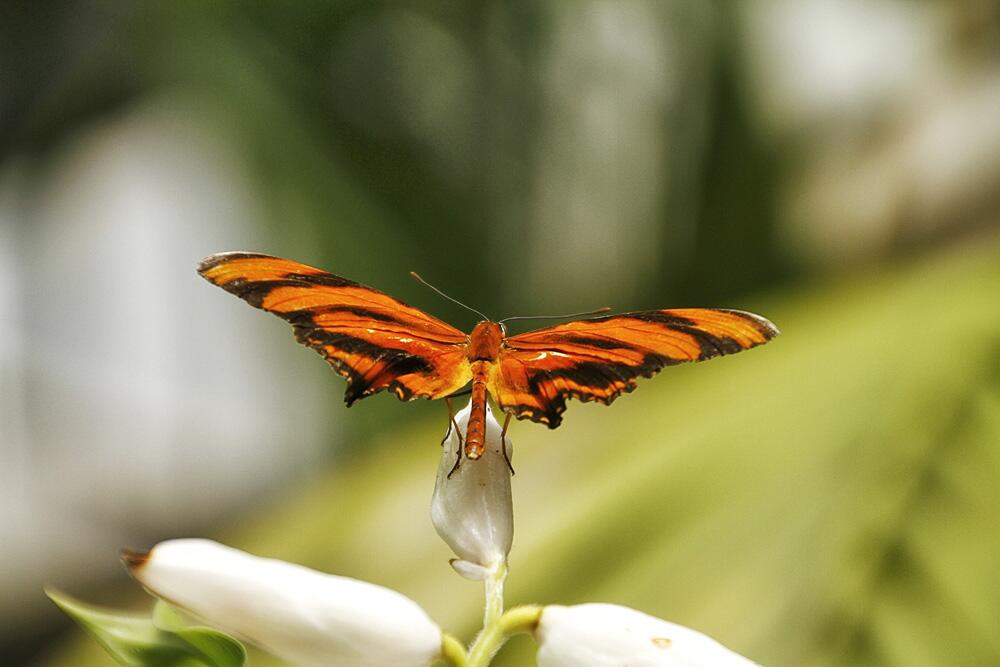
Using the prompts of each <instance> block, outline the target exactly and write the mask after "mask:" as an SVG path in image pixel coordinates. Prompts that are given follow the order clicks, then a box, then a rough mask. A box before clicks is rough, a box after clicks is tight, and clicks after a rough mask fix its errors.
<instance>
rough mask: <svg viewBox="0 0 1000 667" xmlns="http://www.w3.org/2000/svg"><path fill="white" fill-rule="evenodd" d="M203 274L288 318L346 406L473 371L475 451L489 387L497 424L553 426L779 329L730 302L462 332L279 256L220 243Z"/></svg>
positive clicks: (443, 392)
mask: <svg viewBox="0 0 1000 667" xmlns="http://www.w3.org/2000/svg"><path fill="white" fill-rule="evenodd" d="M198 273H200V274H201V275H202V277H204V278H205V279H206V280H208V281H209V282H211V283H212V284H214V285H218V286H219V287H221V288H222V289H224V290H226V291H227V292H230V293H231V294H235V295H236V296H238V297H240V298H241V299H243V300H244V301H246V302H247V303H249V304H250V305H251V306H254V307H256V308H261V309H263V310H266V311H268V312H270V313H274V314H275V315H277V316H278V317H280V318H282V319H284V320H285V321H287V322H288V323H290V324H291V325H292V327H293V329H294V332H295V337H296V339H298V341H299V342H300V343H302V344H304V345H307V346H308V347H311V348H312V349H314V350H316V351H317V352H319V353H320V354H322V355H323V356H324V357H325V358H326V360H327V361H328V362H329V363H330V365H331V366H333V368H334V370H335V371H336V372H337V373H339V374H340V375H342V376H343V377H344V378H346V379H347V393H346V395H345V400H346V402H347V405H348V407H350V405H351V404H352V403H354V401H356V400H358V399H361V398H365V397H366V396H371V395H372V394H375V393H377V392H380V391H388V392H391V393H393V394H395V395H396V396H397V397H398V398H399V399H400V400H402V401H410V400H413V399H416V398H430V399H435V398H447V397H449V396H451V395H454V394H456V392H458V391H459V390H461V389H463V388H464V387H465V386H466V385H467V384H469V382H470V381H471V382H472V390H471V394H472V411H471V414H470V417H469V424H468V426H467V430H466V434H465V440H464V444H463V447H462V448H461V449H464V453H465V456H466V457H467V458H469V459H473V460H474V459H478V458H479V457H480V456H482V454H483V451H484V449H485V431H486V403H487V395H489V396H491V397H492V398H493V400H494V402H495V403H496V404H497V405H499V407H500V409H501V410H503V411H504V412H505V413H506V415H507V420H506V421H505V423H504V432H506V430H507V425H508V424H509V422H510V418H511V416H513V417H516V418H517V419H530V420H531V421H534V422H539V423H542V424H545V425H547V426H548V427H549V428H556V427H557V426H559V424H560V423H561V422H562V413H563V412H564V411H565V409H566V400H567V399H568V398H575V399H578V400H580V401H585V402H586V401H597V402H599V403H603V404H605V405H608V404H610V403H611V402H612V401H613V400H615V398H617V397H618V396H620V395H621V394H622V393H626V392H630V391H632V390H633V389H635V387H636V378H638V377H640V376H641V377H652V376H653V375H655V374H656V373H658V372H659V371H660V370H662V369H663V368H664V367H666V366H671V365H674V364H679V363H683V362H686V361H704V360H706V359H711V358H712V357H717V356H720V355H725V354H733V353H736V352H740V351H742V350H746V349H749V348H751V347H756V346H758V345H763V344H764V343H766V342H767V341H769V340H770V339H772V338H773V337H774V336H776V335H778V329H777V328H776V327H775V326H774V325H773V324H771V322H769V321H768V320H767V319H765V318H763V317H761V316H759V315H754V314H753V313H748V312H744V311H740V310H729V309H725V308H677V309H668V310H648V311H642V312H633V313H622V314H620V315H606V316H601V317H591V318H588V319H581V320H576V321H572V322H565V323H563V324H557V325H555V326H550V327H545V328H544V329H538V330H536V331H529V332H527V333H521V334H517V335H514V336H508V335H507V331H506V329H505V328H504V325H503V323H502V322H492V321H490V320H489V319H488V318H485V316H484V319H483V321H481V322H479V323H478V324H476V326H475V328H473V330H472V332H471V333H469V334H466V333H463V332H462V331H460V330H459V329H456V328H455V327H453V326H451V325H450V324H447V323H445V322H442V321H441V320H439V319H437V318H436V317H433V316H431V315H428V314H427V313H425V312H423V311H422V310H419V309H417V308H414V307H413V306H408V305H407V304H405V303H403V302H402V301H400V300H398V299H395V298H393V297H391V296H389V295H388V294H384V293H383V292H380V291H378V290H376V289H372V288H371V287H366V286H365V285H361V284H360V283H356V282H354V281H353V280H348V279H347V278H342V277H340V276H335V275H333V274H331V273H327V272H325V271H322V270H320V269H316V268H313V267H311V266H307V265H305V264H300V263H298V262H294V261H291V260H288V259H281V258H280V257H272V256H270V255H264V254H259V253H252V252H224V253H220V254H217V255H212V256H210V257H207V258H206V259H204V260H203V261H202V262H201V264H200V265H199V267H198ZM434 289H436V288H434ZM449 298H450V297H449ZM452 423H453V422H452ZM461 449H460V456H461ZM505 454H506V452H505ZM456 466H457V461H456Z"/></svg>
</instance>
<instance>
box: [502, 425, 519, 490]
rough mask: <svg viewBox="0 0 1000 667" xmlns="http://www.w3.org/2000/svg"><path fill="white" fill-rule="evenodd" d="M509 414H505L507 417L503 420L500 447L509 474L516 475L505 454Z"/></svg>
mask: <svg viewBox="0 0 1000 667" xmlns="http://www.w3.org/2000/svg"><path fill="white" fill-rule="evenodd" d="M510 418H511V413H509V412H508V413H507V417H506V418H505V419H504V420H503V430H502V431H500V447H501V448H502V450H503V460H504V461H506V462H507V467H508V468H510V474H511V475H512V476H513V475H516V474H517V473H516V472H514V466H513V465H511V462H510V455H509V454H507V427H508V426H510Z"/></svg>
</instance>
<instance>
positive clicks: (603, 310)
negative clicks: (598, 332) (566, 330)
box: [500, 306, 611, 324]
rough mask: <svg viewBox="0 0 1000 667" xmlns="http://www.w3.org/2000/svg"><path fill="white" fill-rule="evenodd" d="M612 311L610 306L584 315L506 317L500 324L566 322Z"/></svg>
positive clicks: (589, 311)
mask: <svg viewBox="0 0 1000 667" xmlns="http://www.w3.org/2000/svg"><path fill="white" fill-rule="evenodd" d="M610 310H611V308H609V307H608V306H605V307H604V308H598V309H597V310H588V311H586V312H584V313H570V314H568V315H515V316H514V317H505V318H503V319H502V320H500V324H503V323H504V322H510V321H511V320H566V319H569V318H571V317H587V316H588V315H601V314H602V313H607V312H609V311H610Z"/></svg>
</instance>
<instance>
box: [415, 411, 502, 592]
mask: <svg viewBox="0 0 1000 667" xmlns="http://www.w3.org/2000/svg"><path fill="white" fill-rule="evenodd" d="M471 411H472V402H471V401H470V402H469V405H468V406H466V407H465V408H463V409H462V410H461V411H460V412H459V413H458V414H457V415H455V423H456V424H457V425H458V429H457V431H456V429H455V427H454V426H452V427H451V428H449V429H448V435H447V437H446V438H445V441H444V443H443V444H444V447H442V450H443V451H442V452H441V463H440V464H439V465H438V472H437V481H436V482H435V484H434V496H433V498H432V500H431V520H432V521H433V522H434V528H435V529H436V530H437V532H438V535H440V536H441V539H443V540H444V541H445V542H447V543H448V546H449V547H451V549H452V551H454V552H455V555H456V556H458V557H459V558H460V559H461V560H462V561H466V562H467V563H471V564H475V565H481V566H483V567H484V568H486V569H491V568H493V567H495V566H496V565H497V563H499V562H501V561H504V560H506V558H507V554H508V553H509V552H510V545H511V542H512V541H513V539H514V509H513V504H512V502H511V494H510V468H509V467H508V466H507V461H506V460H504V454H503V445H502V444H501V442H500V432H501V428H500V424H499V423H498V422H497V420H496V417H494V416H493V411H492V410H491V409H490V407H489V406H488V405H487V406H486V443H485V444H486V450H485V451H484V452H483V455H482V457H481V458H479V459H477V460H474V461H473V460H470V459H466V458H463V459H462V460H461V462H460V463H459V466H458V468H455V461H456V460H457V457H458V453H459V448H460V447H461V443H462V442H464V440H465V431H466V428H467V427H468V424H469V414H470V413H471ZM459 434H461V437H460V436H459ZM506 444H507V453H508V455H510V454H511V442H510V439H509V438H508V439H507V443H506ZM453 470H454V472H452V471H453ZM449 474H450V475H451V476H450V477H449ZM456 569H457V571H458V572H459V573H460V574H463V576H466V575H465V574H464V573H465V572H466V571H468V572H470V573H471V572H472V571H473V570H468V569H466V570H463V569H459V568H456ZM479 578H481V577H479Z"/></svg>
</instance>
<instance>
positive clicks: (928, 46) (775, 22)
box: [741, 0, 940, 130]
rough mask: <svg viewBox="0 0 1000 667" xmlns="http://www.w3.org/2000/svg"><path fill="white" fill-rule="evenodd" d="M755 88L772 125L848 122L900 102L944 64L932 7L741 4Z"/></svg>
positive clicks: (844, 0) (796, 0) (792, 1)
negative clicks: (845, 120)
mask: <svg viewBox="0 0 1000 667" xmlns="http://www.w3.org/2000/svg"><path fill="white" fill-rule="evenodd" d="M741 7H742V13H743V16H744V24H743V26H744V32H745V40H746V43H747V45H748V47H749V51H748V54H747V59H746V62H747V64H748V65H749V67H750V74H751V80H752V81H753V82H754V83H753V85H752V86H750V87H749V89H750V90H752V91H753V93H754V95H755V96H756V98H757V101H758V102H759V103H760V104H761V105H762V107H763V108H764V110H765V120H766V121H767V123H768V125H770V126H772V127H776V128H780V129H782V130H787V129H788V128H789V127H801V126H803V125H814V124H816V123H817V122H823V121H826V122H830V121H834V122H843V120H844V119H845V118H855V119H856V118H857V117H858V116H863V115H865V114H866V113H870V112H871V110H872V106H873V105H877V104H884V103H886V102H892V101H894V100H896V99H898V98H899V97H900V96H901V95H904V94H905V93H906V92H907V91H908V90H911V89H912V88H914V87H915V86H916V85H918V84H919V82H920V81H921V80H922V79H924V78H925V77H926V76H927V75H928V73H929V72H931V71H933V70H934V69H936V67H937V66H938V63H937V58H938V57H939V54H940V44H939V42H938V39H939V35H938V31H937V23H938V19H940V16H939V15H938V14H936V13H935V11H934V10H933V8H931V7H928V6H927V5H925V4H921V3H912V2H906V1H904V0H766V1H764V2H753V3H746V4H745V5H742V6H741Z"/></svg>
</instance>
